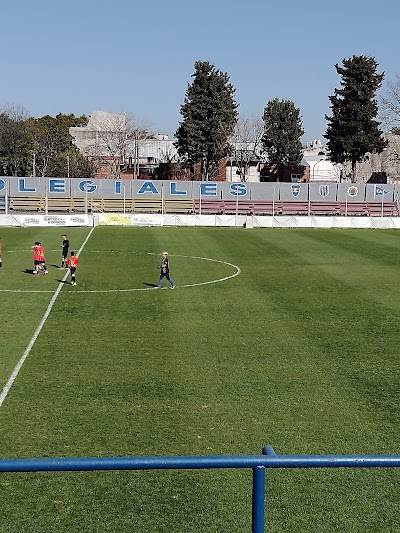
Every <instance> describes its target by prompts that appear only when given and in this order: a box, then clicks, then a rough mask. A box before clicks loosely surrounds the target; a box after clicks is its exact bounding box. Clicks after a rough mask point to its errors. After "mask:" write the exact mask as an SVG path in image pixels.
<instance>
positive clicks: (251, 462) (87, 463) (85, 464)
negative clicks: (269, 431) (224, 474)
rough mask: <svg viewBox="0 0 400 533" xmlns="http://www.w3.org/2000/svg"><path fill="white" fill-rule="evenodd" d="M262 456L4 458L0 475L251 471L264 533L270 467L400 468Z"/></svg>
mask: <svg viewBox="0 0 400 533" xmlns="http://www.w3.org/2000/svg"><path fill="white" fill-rule="evenodd" d="M262 452H263V455H249V456H193V457H191V456H188V457H185V456H182V457H181V456H179V457H109V458H106V457H103V458H101V457H100V458H97V457H96V458H54V459H51V458H45V459H2V460H0V472H54V471H63V472H72V471H94V470H98V471H99V470H182V469H192V470H193V469H211V468H212V469H215V468H251V469H252V471H253V493H252V533H264V515H265V507H264V500H265V470H266V469H268V468H281V469H282V468H399V467H400V455H276V453H275V451H274V449H273V448H272V446H270V445H267V446H265V447H264V448H263V450H262Z"/></svg>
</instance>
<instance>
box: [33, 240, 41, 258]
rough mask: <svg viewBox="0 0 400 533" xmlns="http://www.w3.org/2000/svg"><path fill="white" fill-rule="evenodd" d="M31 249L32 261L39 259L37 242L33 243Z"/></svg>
mask: <svg viewBox="0 0 400 533" xmlns="http://www.w3.org/2000/svg"><path fill="white" fill-rule="evenodd" d="M32 250H33V260H34V261H40V260H41V258H40V254H39V246H38V245H37V244H35V245H34V246H32Z"/></svg>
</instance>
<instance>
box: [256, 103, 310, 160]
mask: <svg viewBox="0 0 400 533" xmlns="http://www.w3.org/2000/svg"><path fill="white" fill-rule="evenodd" d="M263 121H264V135H263V138H262V143H263V147H264V150H265V152H266V155H267V160H268V163H269V164H270V165H274V166H276V168H277V169H279V168H280V167H282V166H289V167H294V166H297V165H299V164H300V162H301V159H302V144H301V140H300V139H301V136H302V135H303V133H304V130H303V125H302V120H301V116H300V110H299V109H298V108H297V107H296V106H295V105H294V103H293V102H292V101H290V100H279V99H278V98H274V99H273V100H270V101H269V102H268V103H267V105H266V107H265V109H264V114H263Z"/></svg>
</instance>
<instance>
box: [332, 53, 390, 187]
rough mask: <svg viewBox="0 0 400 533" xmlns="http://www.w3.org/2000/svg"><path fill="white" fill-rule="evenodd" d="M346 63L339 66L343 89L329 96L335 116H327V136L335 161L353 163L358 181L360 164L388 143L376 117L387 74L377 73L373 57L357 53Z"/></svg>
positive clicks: (354, 177)
mask: <svg viewBox="0 0 400 533" xmlns="http://www.w3.org/2000/svg"><path fill="white" fill-rule="evenodd" d="M342 64H343V67H340V66H339V65H335V68H336V71H337V73H338V74H339V76H341V78H342V80H341V82H340V84H341V87H342V88H341V89H335V92H334V95H333V96H330V97H329V100H330V102H331V106H330V107H331V110H332V116H331V117H329V116H327V115H326V116H325V118H326V120H327V121H328V127H327V130H326V133H325V135H324V137H325V138H326V139H328V142H327V147H328V150H329V158H330V160H331V161H332V162H333V163H342V164H343V163H345V162H348V161H349V162H351V179H352V181H353V182H354V181H355V179H356V165H357V163H358V162H361V161H364V160H365V155H366V154H367V153H368V152H371V153H378V154H379V153H381V152H382V150H383V149H384V148H385V147H386V145H387V142H386V141H385V140H384V138H383V136H382V131H381V130H380V128H379V126H380V122H378V121H377V120H376V116H377V113H378V104H377V101H376V98H375V96H376V92H377V90H378V89H379V87H380V86H381V83H382V80H383V78H384V74H378V73H377V67H378V63H377V62H376V61H375V59H374V58H373V57H367V56H353V57H351V58H350V59H343V61H342Z"/></svg>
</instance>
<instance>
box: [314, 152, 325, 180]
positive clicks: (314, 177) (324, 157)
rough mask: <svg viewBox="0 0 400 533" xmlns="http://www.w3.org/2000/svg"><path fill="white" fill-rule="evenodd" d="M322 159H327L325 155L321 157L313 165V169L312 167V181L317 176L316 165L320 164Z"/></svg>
mask: <svg viewBox="0 0 400 533" xmlns="http://www.w3.org/2000/svg"><path fill="white" fill-rule="evenodd" d="M321 161H325V157H321V159H320V160H319V161H317V162H316V163H315V165H314V166H313V169H312V181H314V178H315V167H316V166H317V165H318V163H321Z"/></svg>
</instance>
